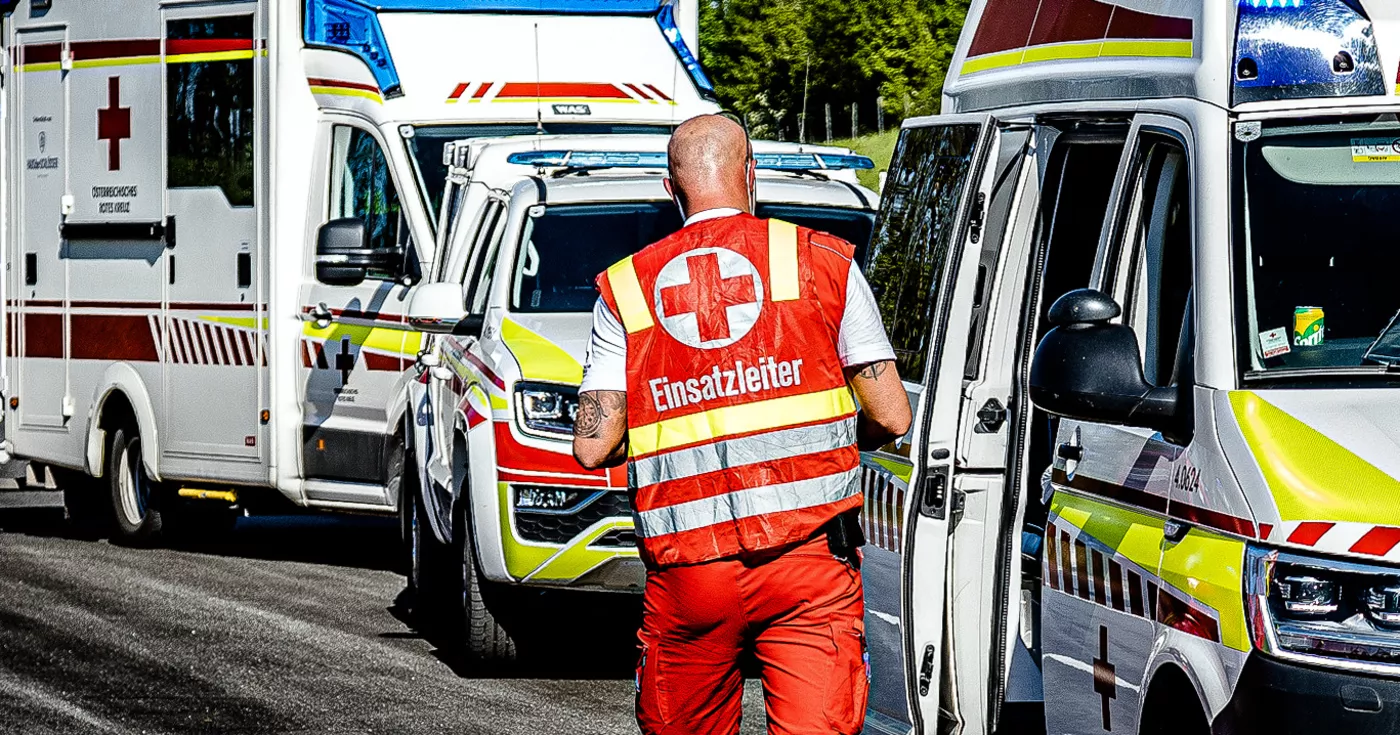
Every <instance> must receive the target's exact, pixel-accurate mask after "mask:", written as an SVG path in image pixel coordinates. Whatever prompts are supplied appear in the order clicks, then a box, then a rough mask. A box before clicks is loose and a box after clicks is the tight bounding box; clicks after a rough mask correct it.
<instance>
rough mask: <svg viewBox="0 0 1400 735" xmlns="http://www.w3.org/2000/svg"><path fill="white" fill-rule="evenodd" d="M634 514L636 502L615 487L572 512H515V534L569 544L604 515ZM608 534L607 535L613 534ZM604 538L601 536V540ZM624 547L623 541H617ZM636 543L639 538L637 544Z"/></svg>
mask: <svg viewBox="0 0 1400 735" xmlns="http://www.w3.org/2000/svg"><path fill="white" fill-rule="evenodd" d="M618 516H622V517H624V518H631V517H632V503H631V501H629V500H628V498H627V491H626V490H612V491H610V492H607V493H604V494H603V495H602V497H600V498H598V499H597V500H595V501H593V502H591V503H589V504H588V505H586V506H584V507H583V508H580V509H579V510H578V512H575V513H570V514H568V515H555V514H551V513H538V512H532V511H529V510H521V509H519V508H517V509H516V511H515V533H516V534H517V535H518V536H520V538H522V539H524V540H526V541H538V542H541V543H547V544H565V543H568V542H570V541H572V540H574V537H576V536H578V535H579V534H580V533H583V532H584V530H585V529H587V528H588V527H589V526H592V525H593V524H595V523H597V522H598V521H601V520H603V519H604V518H616V517H618ZM611 535H612V534H606V535H605V536H604V538H607V537H608V536H611ZM600 540H601V539H600ZM617 545H618V546H621V545H622V544H617ZM635 545H636V542H635V540H634V541H633V546H635Z"/></svg>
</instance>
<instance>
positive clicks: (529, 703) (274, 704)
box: [0, 511, 763, 735]
mask: <svg viewBox="0 0 1400 735" xmlns="http://www.w3.org/2000/svg"><path fill="white" fill-rule="evenodd" d="M395 533H396V531H395V527H394V525H393V523H392V522H382V521H380V520H379V519H373V518H349V519H346V518H334V517H327V516H304V517H285V518H268V519H241V520H240V521H239V523H238V527H237V528H236V529H235V531H234V532H233V534H232V535H231V536H229V537H228V538H226V539H224V540H222V541H220V542H218V543H205V544H196V545H185V546H182V547H178V548H163V549H129V548H124V547H121V546H114V545H111V544H109V543H108V542H106V541H101V540H91V539H82V538H74V537H72V536H71V535H70V534H69V532H68V530H67V528H66V526H64V525H63V524H62V523H61V522H59V521H58V520H57V519H55V518H54V517H53V515H52V514H49V513H36V512H25V513H18V512H14V511H11V512H6V513H3V514H0V733H25V735H46V734H48V733H64V734H67V733H100V734H102V735H135V734H137V733H151V734H159V733H283V732H316V733H323V732H324V733H436V732H453V733H542V732H543V733H550V734H551V735H573V734H574V733H635V732H636V726H635V724H634V721H633V719H632V697H633V683H632V666H633V656H634V653H633V650H634V649H633V640H634V639H633V637H632V631H633V626H634V625H635V609H634V608H633V607H632V605H631V603H628V602H627V601H625V600H616V599H615V600H613V603H614V604H611V605H609V604H601V605H590V604H587V603H588V598H586V599H584V600H579V599H578V598H575V597H565V598H563V599H555V600H552V601H550V602H549V604H551V605H555V606H557V607H558V625H559V629H558V630H556V631H552V633H553V634H554V635H553V637H552V638H551V639H550V640H551V641H552V642H551V643H550V644H548V645H546V646H544V647H543V649H542V650H541V651H539V652H538V653H537V655H536V656H535V657H534V660H533V661H531V662H529V663H527V664H525V665H523V666H521V667H519V668H517V669H514V670H509V671H505V670H500V669H495V670H492V669H483V668H481V667H479V666H474V665H471V664H468V663H464V662H462V661H459V660H456V659H455V658H454V657H453V656H452V655H450V653H448V650H447V649H445V648H442V647H439V646H438V645H437V644H435V643H434V641H432V640H430V639H427V638H424V637H423V636H421V635H420V634H419V633H418V632H417V631H415V630H414V629H413V627H412V626H411V625H409V624H408V622H406V621H407V620H408V616H406V615H404V614H403V613H402V611H400V610H399V609H397V608H396V607H395V602H394V601H395V598H396V596H397V595H398V594H399V593H400V591H401V590H402V587H403V581H402V577H401V576H400V575H398V574H396V573H395V572H394V571H392V570H391V559H392V552H393V549H394V544H395ZM617 603H621V604H617ZM748 689H749V692H748V695H747V696H746V697H745V713H746V716H745V718H744V719H745V722H744V732H745V733H759V732H762V729H763V716H762V705H761V702H760V701H759V699H758V697H757V696H756V691H755V688H754V686H753V684H752V682H751V683H750V686H749V688H748Z"/></svg>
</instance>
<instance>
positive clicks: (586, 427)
mask: <svg viewBox="0 0 1400 735" xmlns="http://www.w3.org/2000/svg"><path fill="white" fill-rule="evenodd" d="M602 426H603V406H602V404H600V403H599V402H598V398H597V394H596V393H594V392H593V391H589V392H587V393H580V394H579V396H578V416H577V417H576V418H575V419H574V436H579V437H583V438H585V439H597V438H598V431H599V429H601V428H602Z"/></svg>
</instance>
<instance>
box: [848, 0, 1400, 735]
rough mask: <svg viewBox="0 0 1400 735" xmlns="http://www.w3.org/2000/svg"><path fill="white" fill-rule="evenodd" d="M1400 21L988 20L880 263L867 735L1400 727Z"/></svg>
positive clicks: (1229, 16) (905, 158) (931, 128)
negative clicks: (885, 336)
mask: <svg viewBox="0 0 1400 735" xmlns="http://www.w3.org/2000/svg"><path fill="white" fill-rule="evenodd" d="M1397 66H1400V6H1396V5H1395V4H1394V3H1389V2H1381V1H1380V0H1301V1H1300V0H1290V1H1288V2H1277V1H1275V0H1239V1H1238V2H1209V3H1208V2H1203V1H1202V0H1196V1H1194V2H1193V1H1190V0H1186V1H1182V2H1161V3H1146V2H1137V1H1136V0H1070V1H1063V0H1055V1H1052V0H1039V1H1038V2H1033V3H1030V4H1027V3H1024V2H1011V1H1010V0H979V1H976V2H973V4H972V7H971V9H970V12H969V14H968V23H967V27H966V29H965V30H964V32H963V36H962V39H961V41H960V42H959V46H958V51H957V53H956V56H955V58H954V60H953V64H952V69H953V71H952V73H950V75H949V77H948V81H947V83H946V85H945V89H944V106H943V109H944V110H945V111H946V113H947V114H944V115H940V116H936V117H929V118H921V119H916V120H910V121H907V122H906V123H905V125H904V129H903V130H902V132H901V136H900V141H899V144H898V147H897V149H896V151H895V154H894V162H893V164H892V168H891V170H890V173H889V176H888V179H887V183H886V185H885V189H884V191H883V194H882V208H881V213H880V216H879V219H878V221H877V224H876V230H875V234H874V236H873V238H872V241H871V246H870V257H869V265H868V269H867V278H868V280H869V281H870V284H871V287H872V288H873V289H874V291H875V294H876V297H877V299H878V301H879V303H880V306H881V310H882V313H883V315H884V318H885V323H886V327H887V329H888V330H889V332H890V335H891V338H892V341H893V343H894V347H895V351H896V354H897V356H898V361H899V368H900V372H901V375H902V376H903V377H904V379H905V381H906V385H907V387H908V389H909V393H910V400H911V402H912V404H913V405H914V407H915V409H916V418H915V422H914V427H913V429H912V430H911V433H910V435H909V436H907V437H905V438H903V439H901V440H900V441H898V442H895V443H892V444H891V445H889V446H887V447H885V448H883V449H882V450H880V451H877V452H872V453H869V454H867V455H865V456H864V458H863V465H864V469H865V483H866V506H865V514H864V518H865V522H866V531H867V535H868V536H869V538H870V543H869V545H868V546H867V549H866V563H865V569H864V571H865V583H866V601H867V608H868V614H867V631H868V635H869V637H870V646H871V665H872V673H873V686H872V692H871V697H870V706H869V717H868V719H867V731H871V732H882V733H886V732H887V733H910V732H913V733H935V732H938V733H942V732H961V733H992V732H1022V731H1037V730H1040V729H1044V730H1045V731H1046V732H1049V733H1056V734H1059V733H1088V734H1095V733H1167V732H1170V733H1193V734H1194V733H1201V734H1204V733H1209V732H1230V733H1248V732H1268V733H1292V732H1299V733H1303V732H1307V733H1313V732H1324V731H1325V732H1378V733H1379V732H1395V731H1397V729H1400V451H1397V449H1400V390H1397V389H1400V295H1397V293H1400V292H1397V290H1396V289H1395V288H1394V287H1393V286H1392V285H1391V284H1392V282H1393V280H1394V274H1395V273H1396V272H1397V270H1398V269H1400V251H1397V250H1396V249H1395V248H1393V247H1391V246H1390V244H1389V243H1391V242H1392V241H1394V240H1395V239H1396V236H1397V235H1400V220H1397V218H1396V217H1395V215H1394V212H1396V211H1397V210H1400V99H1397V96H1396V95H1397V82H1396V80H1397Z"/></svg>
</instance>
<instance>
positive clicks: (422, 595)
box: [402, 463, 456, 632]
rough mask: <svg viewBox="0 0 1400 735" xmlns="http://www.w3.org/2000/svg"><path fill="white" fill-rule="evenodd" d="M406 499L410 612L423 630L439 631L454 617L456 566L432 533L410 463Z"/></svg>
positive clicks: (406, 481) (415, 471)
mask: <svg viewBox="0 0 1400 735" xmlns="http://www.w3.org/2000/svg"><path fill="white" fill-rule="evenodd" d="M402 482H403V497H404V500H405V502H406V504H407V507H405V508H404V514H405V518H404V520H405V523H406V525H407V528H406V530H407V535H408V539H407V540H408V544H407V545H408V561H407V564H406V567H407V573H406V574H405V576H406V577H407V582H408V590H409V597H408V598H407V599H408V603H409V609H410V610H411V611H412V614H413V618H414V622H415V624H416V625H417V626H418V627H419V628H420V629H422V630H425V631H431V632H437V631H438V630H439V629H440V628H442V627H444V626H445V625H447V624H448V621H450V620H451V618H452V608H453V600H454V599H455V597H456V595H455V593H454V586H453V581H454V579H455V565H453V564H452V559H451V555H450V554H449V553H448V549H447V547H446V546H444V545H443V543H442V542H441V541H439V540H438V538H437V534H435V533H434V532H433V526H432V520H431V518H430V517H429V513H430V511H429V510H428V506H427V504H426V503H425V502H423V492H422V489H421V488H420V487H419V483H418V470H417V466H416V465H415V464H413V463H409V464H408V471H407V472H405V473H404V475H403V480H402Z"/></svg>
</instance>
